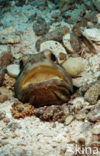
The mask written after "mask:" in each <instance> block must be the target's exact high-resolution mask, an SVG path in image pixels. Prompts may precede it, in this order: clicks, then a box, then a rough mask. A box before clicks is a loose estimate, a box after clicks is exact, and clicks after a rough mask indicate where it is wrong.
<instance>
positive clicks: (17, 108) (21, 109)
mask: <svg viewBox="0 0 100 156" xmlns="http://www.w3.org/2000/svg"><path fill="white" fill-rule="evenodd" d="M11 112H12V115H13V117H14V118H15V119H19V118H25V117H26V116H32V115H33V114H34V106H32V105H30V104H29V103H25V104H23V103H21V102H19V101H17V102H15V103H14V104H13V106H12V109H11Z"/></svg>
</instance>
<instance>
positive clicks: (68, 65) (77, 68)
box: [62, 57, 85, 77]
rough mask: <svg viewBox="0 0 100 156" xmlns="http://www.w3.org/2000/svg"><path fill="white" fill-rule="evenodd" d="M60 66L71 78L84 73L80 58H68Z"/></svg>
mask: <svg viewBox="0 0 100 156" xmlns="http://www.w3.org/2000/svg"><path fill="white" fill-rule="evenodd" d="M62 66H63V67H64V68H65V70H66V71H67V72H68V73H69V74H70V75H71V76H72V77H76V76H78V75H79V74H80V73H81V72H83V71H84V68H85V67H84V62H83V59H82V58H81V57H75V58H72V57H70V58H69V59H68V60H67V61H65V62H64V63H63V65H62Z"/></svg>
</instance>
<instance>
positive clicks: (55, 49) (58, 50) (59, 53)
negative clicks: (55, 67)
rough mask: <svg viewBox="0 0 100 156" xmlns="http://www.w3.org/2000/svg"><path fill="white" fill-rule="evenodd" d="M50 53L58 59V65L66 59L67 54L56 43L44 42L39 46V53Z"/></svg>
mask: <svg viewBox="0 0 100 156" xmlns="http://www.w3.org/2000/svg"><path fill="white" fill-rule="evenodd" d="M46 49H48V50H50V51H52V52H53V53H54V54H55V56H56V57H57V59H58V62H59V63H63V62H64V61H65V60H66V59H67V52H66V50H65V48H64V47H63V46H62V44H60V43H59V42H57V41H53V40H51V41H46V42H43V43H42V44H41V45H40V51H44V50H46Z"/></svg>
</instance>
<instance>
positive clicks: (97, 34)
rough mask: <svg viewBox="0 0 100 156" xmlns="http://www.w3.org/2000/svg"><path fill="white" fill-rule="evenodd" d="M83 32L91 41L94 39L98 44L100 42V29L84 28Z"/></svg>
mask: <svg viewBox="0 0 100 156" xmlns="http://www.w3.org/2000/svg"><path fill="white" fill-rule="evenodd" d="M83 34H84V35H85V36H86V37H87V38H88V39H90V40H91V41H95V42H98V44H100V29H97V28H90V29H85V30H84V31H83Z"/></svg>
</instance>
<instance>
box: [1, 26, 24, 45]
mask: <svg viewBox="0 0 100 156" xmlns="http://www.w3.org/2000/svg"><path fill="white" fill-rule="evenodd" d="M20 41H21V37H20V35H19V33H18V32H16V30H15V29H14V28H13V27H10V28H6V29H4V30H3V31H1V32H0V43H1V44H17V43H20Z"/></svg>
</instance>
